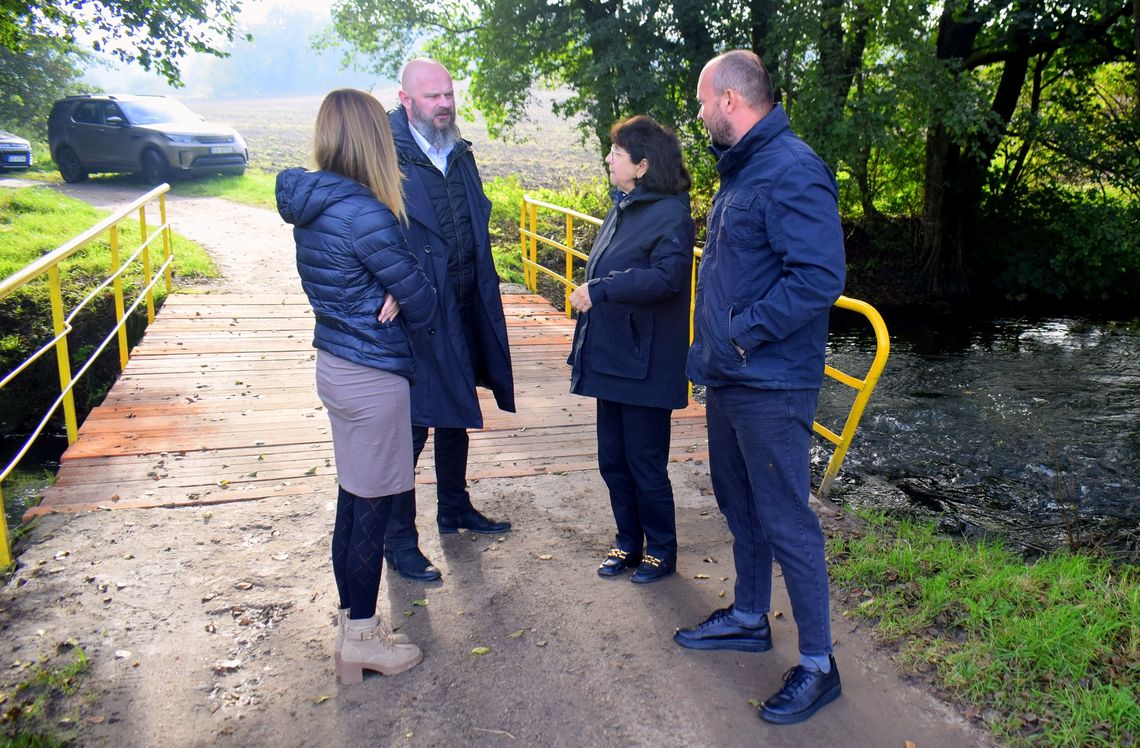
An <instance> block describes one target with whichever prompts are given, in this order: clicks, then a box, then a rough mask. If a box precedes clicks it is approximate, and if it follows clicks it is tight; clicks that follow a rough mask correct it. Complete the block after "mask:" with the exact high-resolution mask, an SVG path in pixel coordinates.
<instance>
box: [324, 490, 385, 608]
mask: <svg viewBox="0 0 1140 748" xmlns="http://www.w3.org/2000/svg"><path fill="white" fill-rule="evenodd" d="M391 513H392V502H391V501H390V500H389V497H387V496H380V497H377V498H372V499H366V498H363V497H360V496H357V495H356V494H353V493H349V492H348V491H346V490H344V489H343V488H341V489H340V491H339V493H338V494H337V500H336V524H335V525H334V526H333V538H332V563H333V576H334V577H336V589H337V593H338V594H339V595H340V607H341V608H349V609H350V610H349V616H348V617H349V618H352V619H357V620H359V619H362V618H371V617H372V616H374V615H376V597H377V595H379V593H380V570H381V569H382V568H383V566H384V531H385V530H386V529H387V527H388V517H389V516H390V515H391Z"/></svg>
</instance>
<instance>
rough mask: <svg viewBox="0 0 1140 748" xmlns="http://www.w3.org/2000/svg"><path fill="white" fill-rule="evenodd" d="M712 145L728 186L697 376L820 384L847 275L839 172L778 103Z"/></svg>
mask: <svg viewBox="0 0 1140 748" xmlns="http://www.w3.org/2000/svg"><path fill="white" fill-rule="evenodd" d="M713 153H714V154H715V155H717V156H718V157H719V158H718V160H717V164H716V168H717V171H719V172H720V189H719V190H718V191H717V194H716V197H715V198H714V200H713V207H712V211H711V213H710V214H709V220H708V234H707V238H706V242H705V248H704V254H703V256H702V258H701V263H700V270H699V277H698V281H697V303H696V314H695V319H694V322H695V328H696V330H695V338H694V340H693V346H692V348H691V349H690V351H689V361H688V366H687V369H686V371H687V373H688V375H689V378H690V379H692V380H693V381H694V382H696V383H698V384H704V385H709V386H713V387H716V386H724V385H733V384H739V385H746V386H750V387H758V388H770V389H816V388H818V387H819V386H820V384H821V383H822V381H823V360H824V349H825V348H826V346H827V318H828V312H829V311H830V309H831V305H832V304H834V303H835V300H836V299H837V298H838V297H839V294H840V293H842V291H843V283H844V278H845V275H846V268H845V262H846V261H845V258H844V252H843V230H842V227H841V225H840V221H839V208H838V190H837V188H836V183H835V177H834V175H832V173H831V170H830V169H829V168H828V167H827V165H826V164H825V163H824V162H823V160H822V159H820V158H819V156H817V155H816V154H815V152H813V151H812V149H811V148H810V147H808V145H807V144H806V143H804V142H803V141H802V140H800V138H799V137H798V136H797V135H796V134H795V133H794V132H792V129H791V127H790V126H789V124H788V117H787V115H786V114H785V113H784V109H783V107H781V106H780V105H778V104H777V105H776V107H775V108H774V109H772V111H770V112H769V113H768V114H767V116H765V117H764V118H763V119H761V120H760V121H759V122H757V123H756V125H754V126H753V127H752V129H751V130H749V131H748V132H747V133H746V134H745V135H744V137H743V138H741V139H740V141H739V142H738V143H736V145H734V146H732V147H731V148H729V149H727V150H725V151H723V152H718V151H717V150H716V149H714V150H713ZM734 344H735V346H738V347H740V348H742V349H743V350H744V354H743V355H741V354H740V353H738V352H737V351H736V349H735V347H734Z"/></svg>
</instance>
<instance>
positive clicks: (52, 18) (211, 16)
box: [0, 0, 242, 85]
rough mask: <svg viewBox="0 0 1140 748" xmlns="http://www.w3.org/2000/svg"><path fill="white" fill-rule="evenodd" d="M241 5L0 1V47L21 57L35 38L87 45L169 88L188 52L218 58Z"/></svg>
mask: <svg viewBox="0 0 1140 748" xmlns="http://www.w3.org/2000/svg"><path fill="white" fill-rule="evenodd" d="M241 6H242V0H0V48H5V49H8V50H9V51H12V52H16V53H20V52H24V51H26V50H28V49H30V48H32V47H33V46H34V45H35V43H36V42H35V40H36V39H37V38H43V37H57V38H60V39H62V40H63V41H66V42H72V43H73V42H75V41H76V38H77V36H82V37H83V38H84V39H85V40H89V41H90V43H91V45H92V46H93V47H94V49H95V50H96V51H98V52H106V53H108V54H110V55H112V56H114V57H116V58H118V59H120V60H122V61H124V62H137V63H138V64H139V65H141V66H142V67H143V68H144V69H146V70H151V71H154V72H156V73H159V74H160V75H162V76H163V77H164V78H166V79H167V81H169V82H170V83H172V84H175V85H177V84H179V83H181V79H180V76H179V68H178V61H179V60H180V59H181V58H183V57H185V56H186V54H188V53H189V52H201V53H206V54H213V55H219V56H220V55H223V54H224V53H223V52H222V51H221V45H222V44H224V43H225V42H227V41H232V40H233V38H234V34H235V31H236V27H237V16H238V12H239V11H240V10H241Z"/></svg>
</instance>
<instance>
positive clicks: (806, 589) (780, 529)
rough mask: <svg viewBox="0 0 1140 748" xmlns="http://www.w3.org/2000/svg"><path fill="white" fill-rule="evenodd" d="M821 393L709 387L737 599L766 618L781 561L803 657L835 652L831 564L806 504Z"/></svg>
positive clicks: (715, 464) (717, 487)
mask: <svg viewBox="0 0 1140 748" xmlns="http://www.w3.org/2000/svg"><path fill="white" fill-rule="evenodd" d="M818 399H819V391H818V390H762V389H755V388H752V387H742V386H730V387H709V388H708V390H707V408H706V418H707V420H708V429H709V468H710V472H711V474H712V483H713V491H714V492H715V494H716V502H717V506H719V507H720V511H721V512H722V513H723V514H724V516H725V518H726V519H727V520H728V528H729V530H731V531H732V553H733V557H734V558H735V561H736V599H735V602H734V603H733V605H734V606H735V607H736V608H738V609H739V610H741V611H743V612H746V613H766V612H768V610H769V607H770V605H771V597H772V560H773V558H774V559H775V560H776V561H779V562H780V568H781V569H782V570H783V573H784V582H785V584H786V585H787V588H788V596H789V597H790V598H791V600H792V614H793V615H794V616H795V620H796V628H797V630H798V631H799V650H800V654H803V655H809V656H815V655H827V654H829V653H830V652H831V611H830V603H829V598H828V589H827V563H826V561H825V559H824V549H823V533H822V531H821V530H820V527H819V518H818V517H816V516H815V513H814V512H813V511H812V510H811V508H810V507H809V506H808V496H809V495H810V491H811V475H810V472H809V466H808V459H809V457H808V451H809V447H810V443H811V424H812V420H813V418H814V417H815V409H816V404H817V401H818Z"/></svg>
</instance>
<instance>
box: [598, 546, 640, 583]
mask: <svg viewBox="0 0 1140 748" xmlns="http://www.w3.org/2000/svg"><path fill="white" fill-rule="evenodd" d="M640 563H641V556H640V554H639V555H636V556H635V555H633V554H632V553H630V552H629V551H623V550H622V549H620V548H611V549H610V552H609V553H607V554H606V559H605V560H604V561H602V565H601V566H599V567H598V576H599V577H616V576H617V575H618V574H621V573H622V572H623V571H625V570H626V569H636V568H637V565H638V564H640Z"/></svg>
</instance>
